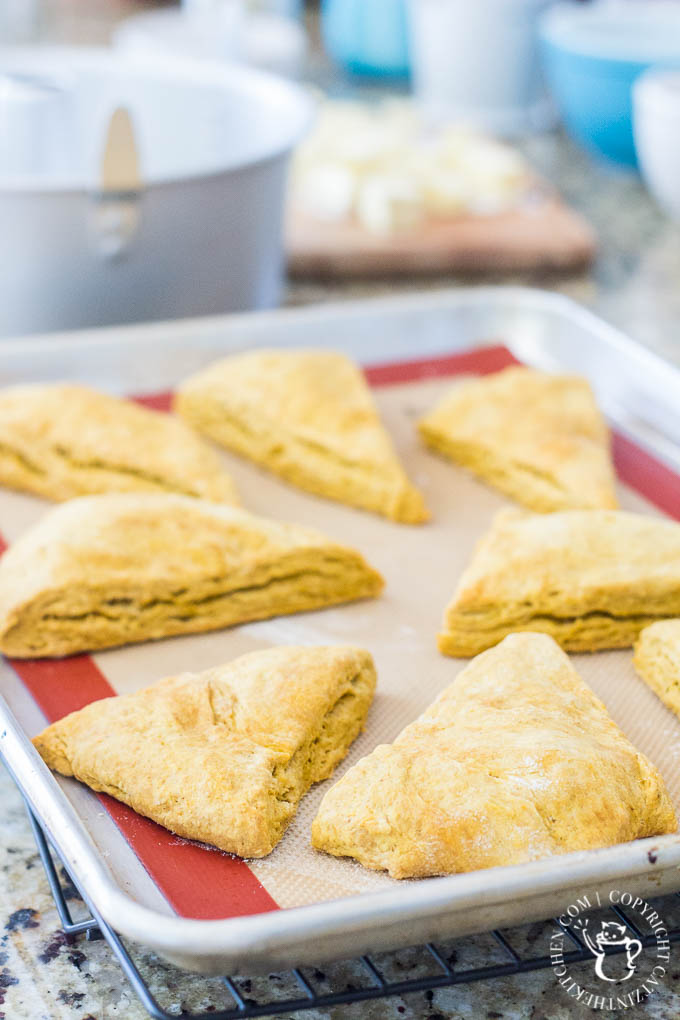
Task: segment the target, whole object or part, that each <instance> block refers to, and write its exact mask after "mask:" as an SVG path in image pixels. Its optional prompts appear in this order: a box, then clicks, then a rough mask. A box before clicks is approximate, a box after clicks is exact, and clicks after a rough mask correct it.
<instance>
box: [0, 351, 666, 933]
mask: <svg viewBox="0 0 680 1020" xmlns="http://www.w3.org/2000/svg"><path fill="white" fill-rule="evenodd" d="M517 363H518V362H517V360H516V359H515V358H514V357H513V355H512V354H511V353H510V351H509V350H507V348H505V347H502V346H500V345H499V346H493V347H482V348H477V349H475V350H471V351H464V352H462V353H460V354H452V355H447V356H443V357H435V358H422V359H417V360H412V361H402V362H394V363H388V364H381V365H371V366H368V367H367V368H366V369H365V373H366V377H367V379H368V381H369V382H370V384H371V385H372V386H389V385H398V384H400V383H407V382H413V381H415V380H420V379H428V378H438V377H443V376H447V375H461V374H463V373H466V372H470V373H474V374H476V375H486V374H489V373H492V372H498V371H500V370H501V369H503V368H507V367H508V366H509V365H513V364H517ZM137 400H138V401H139V403H142V404H144V405H145V406H147V407H152V408H154V409H155V410H159V411H168V410H170V406H171V402H172V395H171V394H170V393H156V394H150V395H146V396H141V397H138V398H137ZM613 451H614V461H615V463H616V469H617V472H618V475H619V477H620V478H621V479H622V481H624V482H625V483H626V484H627V485H629V486H630V487H631V488H633V489H635V490H636V491H638V492H639V493H641V494H642V495H643V496H645V498H647V499H648V500H649V501H650V502H652V503H654V504H655V506H657V507H659V509H661V510H663V511H664V512H665V513H666V514H668V515H670V516H671V517H674V518H675V519H676V520H680V476H678V475H676V474H675V472H674V471H672V470H671V469H670V468H668V467H666V466H665V465H664V464H662V463H660V462H659V461H657V460H656V459H655V458H654V457H652V456H651V455H650V454H649V453H647V452H646V451H645V450H642V449H641V448H640V447H638V446H637V445H636V444H635V443H633V442H632V441H631V440H629V439H627V438H625V437H623V436H620V435H616V434H615V435H614V439H613ZM0 542H1V539H0ZM2 548H4V546H3V547H2ZM2 548H0V551H2ZM10 662H11V665H12V667H13V668H14V670H15V672H16V673H17V674H18V675H19V677H20V678H21V680H22V681H23V683H24V685H25V686H26V687H27V688H28V690H29V691H30V693H31V694H32V696H33V698H34V699H35V701H36V702H37V703H38V705H39V706H40V708H41V709H42V711H43V712H44V713H45V715H46V716H47V718H48V719H49V720H50V722H52V721H54V720H56V719H60V718H61V717H62V716H64V715H66V714H68V713H69V712H74V711H76V710H77V709H79V708H82V707H83V706H84V705H86V704H89V703H90V702H91V701H96V700H98V699H99V698H107V697H111V696H112V695H115V691H114V690H113V688H112V687H111V685H110V684H109V682H108V680H107V679H106V678H105V676H104V675H103V674H102V672H101V670H100V669H99V668H98V667H97V665H96V663H95V662H94V660H93V659H92V658H90V657H89V656H87V655H78V656H73V657H72V658H69V659H52V660H45V659H40V660H19V659H12V660H10ZM100 800H101V802H102V803H103V805H104V806H105V808H106V809H107V811H108V812H109V814H110V815H111V817H112V818H113V820H114V822H115V823H116V825H117V826H118V828H119V829H120V831H121V833H122V834H123V836H124V837H125V838H126V839H127V841H128V842H129V844H130V846H131V847H132V848H133V850H134V851H135V853H136V854H137V857H138V858H139V860H140V861H141V863H142V864H143V866H144V868H145V869H146V871H147V872H148V874H149V875H150V876H151V878H152V879H153V880H154V882H155V883H156V885H157V886H158V888H159V889H160V890H161V892H162V893H163V895H164V896H165V897H166V899H167V900H168V902H169V903H170V904H171V905H172V907H173V908H174V909H175V910H176V911H177V913H178V914H180V915H182V916H184V917H193V918H200V919H203V920H207V919H216V918H227V917H240V916H244V915H247V914H259V913H264V912H266V911H270V910H277V909H278V905H277V903H276V902H275V900H274V899H273V898H272V897H271V896H270V895H269V893H268V892H267V890H266V889H265V888H264V886H263V885H262V884H261V883H260V882H259V881H258V879H257V878H256V877H255V875H254V874H253V872H252V871H251V870H250V868H249V867H248V865H247V863H246V862H245V861H242V860H240V859H239V858H235V857H230V856H229V855H228V854H224V853H221V852H220V851H216V850H211V849H210V848H207V847H203V846H200V845H199V844H197V843H191V842H188V841H186V840H181V839H178V838H177V837H176V836H174V835H173V834H172V833H170V832H168V831H167V830H166V829H164V828H162V827H161V826H159V825H156V824H155V823H154V822H152V821H149V819H147V818H142V817H141V816H140V815H138V814H136V812H134V811H132V810H131V809H130V808H127V807H125V805H123V804H120V803H119V802H118V801H116V800H113V799H112V798H110V797H107V796H105V795H103V794H102V795H100ZM187 876H190V878H189V880H187Z"/></svg>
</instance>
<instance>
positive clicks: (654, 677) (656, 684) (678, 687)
mask: <svg viewBox="0 0 680 1020" xmlns="http://www.w3.org/2000/svg"><path fill="white" fill-rule="evenodd" d="M633 662H634V664H635V669H636V670H637V672H638V675H639V676H640V677H641V678H642V679H643V680H644V682H645V683H646V684H647V685H648V687H651V689H652V690H653V691H654V693H655V694H656V695H657V696H658V697H659V698H661V700H662V701H663V703H664V705H666V706H667V707H668V708H670V709H671V711H672V712H675V714H676V715H680V620H659V622H658V623H653V624H652V625H651V626H650V627H645V629H644V630H643V631H642V633H641V634H640V637H639V638H638V640H637V643H636V645H635V655H634V656H633Z"/></svg>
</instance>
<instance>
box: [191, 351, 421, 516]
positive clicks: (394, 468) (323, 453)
mask: <svg viewBox="0 0 680 1020" xmlns="http://www.w3.org/2000/svg"><path fill="white" fill-rule="evenodd" d="M175 409H176V410H177V411H178V412H179V414H181V415H182V416H183V417H184V418H185V419H186V420H187V421H188V422H189V423H190V424H191V425H193V426H194V427H195V428H197V429H198V430H199V431H200V432H203V433H205V434H206V435H208V436H210V437H211V438H212V439H215V440H216V441H217V442H218V443H221V444H222V446H226V447H227V449H229V450H235V451H236V453H239V454H242V455H243V456H244V457H248V458H249V459H250V460H253V461H255V463H256V464H260V465H261V466H262V467H265V468H268V469H269V470H270V471H273V472H274V473H275V474H277V475H280V476H281V477H282V478H285V479H286V481H288V482H292V483H293V484H294V485H297V486H299V487H300V488H301V489H306V490H307V491H308V492H314V493H316V494H317V495H319V496H326V497H328V498H329V499H335V500H338V501H339V502H341V503H349V505H350V506H356V507H360V508H361V509H363V510H372V511H374V512H375V513H378V514H382V515H384V516H385V517H389V518H391V519H392V520H394V521H401V522H404V523H407V524H414V523H418V522H420V521H424V520H427V517H428V513H427V510H426V508H425V504H424V503H423V498H422V496H421V495H420V493H419V492H418V490H417V489H415V488H414V487H413V485H412V484H411V483H410V481H409V480H408V478H407V476H406V473H405V471H404V469H403V468H402V466H401V464H400V463H399V459H398V458H397V455H396V453H395V450H394V447H393V445H392V441H391V439H390V437H389V436H388V434H387V432H386V430H385V428H384V426H383V424H382V422H381V421H380V417H379V415H378V412H377V410H376V407H375V404H374V403H373V399H372V397H371V393H370V390H369V388H368V386H367V385H366V382H365V380H364V377H363V374H362V372H361V370H360V369H359V368H358V367H357V366H356V365H355V364H354V363H353V362H352V361H350V359H349V358H347V357H345V356H344V355H343V354H339V353H337V352H334V351H316V350H287V351H276V350H259V351H253V352H251V353H247V354H238V355H234V356H232V357H229V358H225V359H224V360H222V361H218V362H217V363H216V364H214V365H211V366H209V367H208V368H207V369H205V370H204V371H202V372H199V373H198V374H197V375H195V376H192V378H190V379H188V380H187V381H186V382H185V383H184V384H183V385H182V386H181V387H180V388H179V391H178V393H177V396H176V398H175Z"/></svg>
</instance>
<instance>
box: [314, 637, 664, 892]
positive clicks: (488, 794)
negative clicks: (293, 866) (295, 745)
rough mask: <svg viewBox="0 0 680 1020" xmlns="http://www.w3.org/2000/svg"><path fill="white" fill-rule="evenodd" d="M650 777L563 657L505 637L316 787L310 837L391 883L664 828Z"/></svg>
mask: <svg viewBox="0 0 680 1020" xmlns="http://www.w3.org/2000/svg"><path fill="white" fill-rule="evenodd" d="M676 827H677V822H676V818H675V814H674V812H673V807H672V805H671V802H670V799H669V797H668V794H667V792H666V790H665V787H664V784H663V780H662V778H661V776H660V775H659V773H658V771H657V770H656V768H655V767H654V766H653V765H652V763H651V762H650V761H648V760H647V758H645V757H644V755H642V754H640V753H639V752H638V751H636V749H635V748H634V747H633V745H632V744H631V743H630V742H629V741H628V740H627V738H626V737H625V736H624V735H623V733H622V732H621V731H620V730H619V729H618V727H617V726H616V725H615V723H614V722H613V721H612V720H611V719H610V717H609V715H608V714H607V710H606V708H605V706H604V705H603V704H602V702H601V701H600V700H599V699H598V698H597V697H595V695H594V694H593V692H592V691H591V690H590V688H589V687H587V686H586V684H584V683H583V681H582V680H581V679H580V677H579V676H578V674H577V673H576V671H575V670H574V669H573V667H572V666H571V664H570V662H569V659H568V658H567V656H566V655H565V654H564V653H563V652H562V651H560V649H559V648H558V646H557V645H556V644H555V642H554V641H553V640H552V639H551V638H549V637H546V636H545V635H542V634H515V635H513V636H512V637H509V638H506V639H505V641H503V643H502V644H500V645H499V646H498V647H497V648H493V649H491V650H490V651H488V652H485V653H484V654H483V655H480V656H479V657H478V658H477V659H475V660H474V661H473V662H471V663H470V664H469V666H467V668H466V669H465V670H463V672H462V673H460V674H459V676H458V677H457V679H456V680H455V681H454V682H453V684H451V686H450V687H447V688H446V690H444V691H443V692H442V693H441V694H440V695H439V697H438V698H437V700H436V701H435V702H434V703H433V704H432V705H431V706H430V708H428V709H427V711H426V712H424V713H423V715H421V716H420V718H419V719H417V720H416V721H415V722H414V723H412V724H411V725H410V726H407V728H406V729H405V730H403V731H402V733H401V734H400V735H399V736H398V737H397V739H396V740H395V742H394V743H393V744H382V745H380V746H379V747H377V748H376V749H375V751H373V753H372V754H369V755H368V757H366V758H362V759H361V760H360V761H359V762H358V763H357V764H356V765H354V766H353V767H352V768H351V769H350V770H349V771H348V772H347V773H346V774H345V776H343V778H342V779H340V781H339V782H338V783H336V785H335V786H334V787H332V789H331V790H329V792H328V793H327V794H326V795H325V797H324V799H323V800H322V802H321V807H320V808H319V813H318V815H317V817H316V820H315V821H314V825H313V828H312V842H313V844H314V846H315V847H317V849H319V850H325V851H326V852H327V853H331V854H334V855H335V856H338V857H340V856H343V857H355V858H356V859H357V860H358V861H360V862H361V864H364V865H365V866H366V867H369V868H376V869H383V868H384V869H386V870H388V871H389V873H390V874H391V875H392V876H393V877H394V878H421V877H426V876H428V875H446V874H451V873H454V872H460V871H474V870H476V869H477V868H491V867H495V866H497V865H505V864H521V863H523V862H525V861H533V860H536V859H538V858H541V857H547V856H550V855H553V854H565V853H569V852H571V851H574V850H590V849H595V848H597V847H605V846H612V845H614V844H616V843H624V842H628V841H629V840H633V839H639V838H640V837H643V836H657V835H661V834H663V833H669V832H675V830H676Z"/></svg>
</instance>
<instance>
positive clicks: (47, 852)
mask: <svg viewBox="0 0 680 1020" xmlns="http://www.w3.org/2000/svg"><path fill="white" fill-rule="evenodd" d="M26 810H27V812H28V817H29V821H30V823H31V828H32V829H33V835H34V836H35V841H36V844H37V847H38V853H39V854H40V859H41V860H42V863H43V866H44V868H45V874H46V875H47V881H48V882H49V885H50V889H51V892H52V895H53V897H54V901H55V904H56V907H57V911H58V912H59V918H60V920H61V924H62V928H63V931H64V933H65V935H66V936H67V937H69V938H75V937H76V936H83V935H84V936H86V937H87V938H88V939H99V938H104V939H106V941H107V943H108V944H109V946H110V948H111V951H112V952H113V955H114V956H115V957H116V959H117V960H118V963H119V964H120V966H121V968H122V970H123V972H124V974H125V976H126V977H127V979H128V981H129V982H130V984H131V985H132V988H133V989H134V991H135V993H136V995H137V996H138V998H139V1000H140V1002H141V1003H142V1005H143V1006H144V1008H145V1009H146V1010H147V1012H148V1013H149V1016H151V1017H154V1018H155V1020H176V1018H177V1016H178V1015H180V1016H182V1017H185V1018H188V1020H244V1018H248V1017H266V1016H280V1015H281V1014H284V1013H286V1014H290V1013H292V1012H296V1011H301V1010H309V1009H323V1008H327V1007H330V1006H339V1005H342V1004H348V1003H356V1002H366V1001H368V1000H371V999H384V998H389V997H391V996H403V995H408V994H409V993H413V992H427V991H432V990H434V989H437V988H449V987H451V986H453V985H463V984H471V983H472V982H474V981H485V980H490V979H493V978H499V977H508V976H513V975H516V974H524V973H527V972H529V971H534V970H545V969H547V968H548V967H550V966H551V960H550V956H549V955H548V954H546V953H538V954H537V953H532V952H526V951H522V950H520V949H518V948H517V943H516V941H515V940H513V939H512V937H511V936H509V933H507V932H506V933H503V932H501V931H493V932H490V933H489V934H490V936H491V938H492V939H493V941H494V943H495V946H496V948H497V950H498V953H499V955H500V960H497V961H495V962H492V963H486V964H484V965H482V966H469V965H462V966H461V965H459V964H458V963H457V962H456V963H454V962H453V959H454V958H457V957H458V955H459V954H458V953H454V954H453V956H452V955H451V954H450V953H449V952H448V951H447V950H446V948H445V947H443V946H438V945H435V944H434V943H432V942H430V943H428V944H427V945H424V946H422V947H418V949H419V954H420V956H421V957H422V958H423V959H424V960H426V961H428V962H429V963H430V964H431V965H432V967H433V972H431V973H428V974H426V975H424V976H422V977H411V978H406V979H402V980H395V979H394V978H391V977H388V976H386V970H387V969H388V966H387V965H386V963H385V962H383V961H384V960H385V959H386V958H389V955H390V954H383V956H382V957H381V962H380V963H376V961H375V960H374V959H372V958H371V957H370V956H362V957H360V958H359V959H358V960H356V961H354V964H355V969H356V966H357V965H358V967H359V969H360V970H361V971H362V972H363V975H364V979H365V984H362V985H361V986H359V987H357V985H356V984H354V983H349V984H346V985H345V987H342V988H337V989H333V988H331V989H327V988H321V987H319V985H320V983H321V982H323V983H324V984H326V975H325V974H324V973H323V972H322V971H319V970H318V969H316V968H305V969H304V972H303V970H302V969H299V968H295V969H294V970H292V971H289V972H288V974H287V975H270V976H269V979H268V980H269V985H270V986H271V987H270V988H268V989H265V990H262V991H260V994H259V995H258V997H254V996H253V990H252V985H253V980H251V979H249V978H247V977H223V978H221V979H220V986H221V988H222V989H223V990H224V989H226V991H227V992H228V993H229V995H230V996H231V1005H230V1006H227V1008H223V1006H217V1005H209V1006H207V1007H205V1006H204V1007H203V1009H202V1011H201V1012H187V1011H186V1010H185V1009H182V1012H181V1013H180V1014H178V1013H177V1010H176V1008H173V1007H172V1006H170V1007H168V1008H166V1007H164V1006H163V1005H161V1004H160V1003H159V1002H158V1000H157V998H156V997H155V996H154V994H153V993H152V992H151V989H150V988H149V985H148V983H147V982H146V981H145V980H144V978H143V976H142V974H141V973H140V970H139V968H138V966H137V964H136V963H135V961H134V959H133V956H132V953H131V952H130V950H129V949H128V948H127V947H126V946H125V945H124V944H123V942H122V940H121V938H120V937H119V936H118V935H117V934H116V933H115V932H114V931H113V929H112V928H110V927H109V925H108V924H106V922H105V921H104V920H103V919H102V918H101V917H100V916H99V915H98V913H97V912H96V911H95V910H91V916H89V917H87V918H85V919H84V920H80V921H75V920H74V919H73V917H72V914H71V911H70V909H69V906H68V902H67V890H66V889H65V887H64V880H63V879H62V878H60V876H59V873H58V870H57V865H56V863H55V856H56V857H57V860H59V863H60V864H61V865H62V874H63V875H64V876H65V877H66V876H68V871H67V869H66V867H65V865H64V864H63V861H61V859H60V858H59V857H58V855H57V853H56V851H55V850H54V849H52V848H51V847H50V846H49V845H48V842H47V838H46V835H45V832H44V831H43V829H42V826H41V825H40V822H39V821H38V819H37V818H36V816H35V814H34V813H33V811H32V810H31V808H30V806H29V805H28V803H26ZM68 877H69V878H70V876H68ZM71 881H72V880H71ZM666 900H667V902H668V903H670V904H672V905H674V906H680V893H676V894H675V895H674V896H669V897H667V898H666ZM605 916H608V917H610V918H611V919H615V920H616V921H617V922H618V923H619V924H621V923H623V924H624V925H625V926H626V928H627V929H628V931H629V932H630V933H631V934H632V935H633V936H634V937H635V938H637V939H639V940H640V941H641V942H642V945H643V947H644V949H649V948H651V947H653V946H655V945H656V937H655V935H654V933H653V932H649V933H644V932H642V931H641V930H640V928H639V927H638V925H637V924H636V922H635V921H633V920H632V919H631V917H630V916H629V915H628V914H627V913H626V912H625V911H624V910H622V909H621V908H620V907H610V908H608V909H607V911H606V912H605ZM546 923H548V922H546ZM551 923H552V925H553V926H557V927H559V928H560V929H561V930H562V931H563V932H564V935H565V937H566V938H567V939H568V940H569V942H570V943H571V945H572V946H573V948H572V949H571V950H569V951H568V952H564V953H563V954H562V958H563V960H564V962H565V963H582V962H584V961H586V960H591V959H592V954H591V953H590V950H589V949H588V947H587V946H586V945H585V944H584V943H583V941H582V940H581V938H580V937H579V936H578V935H577V934H576V933H575V932H574V931H573V930H572V929H571V928H570V927H566V926H565V925H563V924H562V922H561V921H560V920H559V919H558V918H554V919H553V921H552V922H551ZM667 927H668V939H669V941H670V942H678V941H680V922H679V923H677V924H675V925H671V924H668V925H667ZM552 930H553V931H554V927H553V929H552ZM513 941H515V944H514V945H513ZM622 951H623V947H618V946H613V947H609V948H608V949H607V950H606V951H605V952H606V954H607V955H614V954H616V953H620V952H622ZM395 955H396V954H395ZM463 955H464V954H463ZM286 977H287V979H288V980H287V981H286V982H285V984H287V987H288V988H292V989H294V991H293V992H292V993H291V994H285V993H284V994H283V995H282V994H281V989H280V984H281V983H282V982H284V978H286ZM257 980H258V985H259V986H260V987H261V985H262V979H257ZM266 983H267V982H265V985H266ZM267 991H268V992H269V994H266V992H267ZM168 997H170V992H168Z"/></svg>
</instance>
